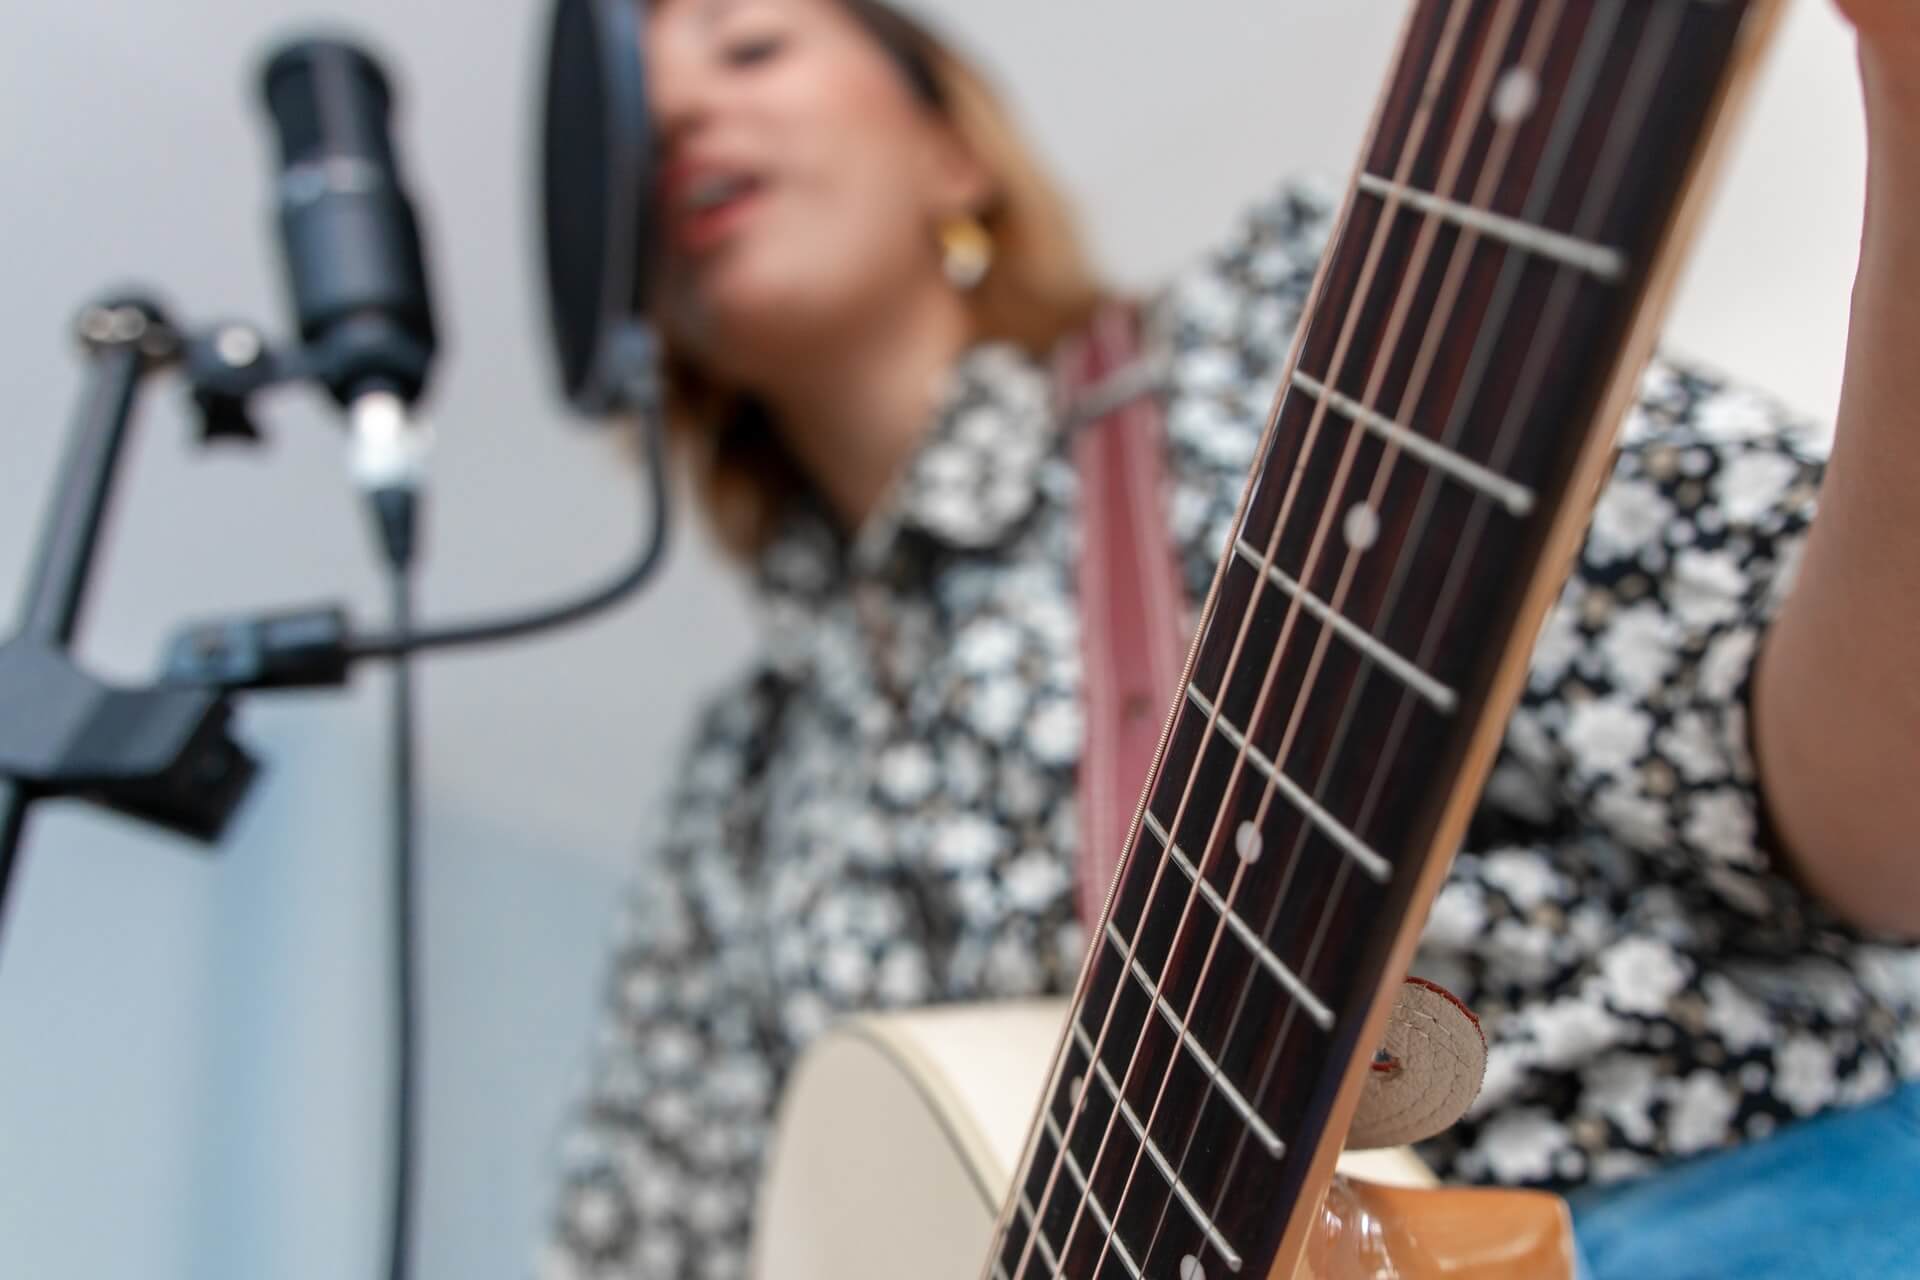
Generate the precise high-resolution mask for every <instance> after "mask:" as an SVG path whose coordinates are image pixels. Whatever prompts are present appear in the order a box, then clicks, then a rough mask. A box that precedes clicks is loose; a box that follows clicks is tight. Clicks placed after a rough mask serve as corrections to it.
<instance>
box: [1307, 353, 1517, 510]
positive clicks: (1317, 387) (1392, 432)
mask: <svg viewBox="0 0 1920 1280" xmlns="http://www.w3.org/2000/svg"><path fill="white" fill-rule="evenodd" d="M1293 385H1294V386H1296V387H1298V388H1300V390H1302V391H1304V392H1306V393H1307V394H1308V395H1310V396H1312V397H1313V398H1314V399H1315V400H1324V401H1326V402H1327V404H1328V405H1329V406H1331V407H1332V408H1333V409H1334V410H1335V411H1336V412H1338V413H1341V414H1344V415H1345V416H1346V417H1347V418H1349V419H1351V420H1352V421H1354V422H1357V423H1359V424H1360V425H1361V426H1362V427H1365V428H1366V429H1367V430H1368V431H1371V432H1373V433H1374V434H1375V435H1377V436H1379V437H1380V438H1381V439H1383V440H1388V441H1390V442H1392V443H1393V444H1394V445H1395V446H1397V447H1398V448H1400V449H1401V450H1403V451H1405V452H1407V453H1410V454H1412V455H1413V456H1414V457H1416V458H1418V459H1420V461H1422V462H1424V463H1426V464H1427V465H1428V466H1430V467H1433V468H1434V469H1435V470H1437V471H1442V472H1444V473H1446V474H1447V475H1450V476H1452V477H1453V478H1454V479H1455V480H1458V481H1459V482H1460V483H1461V484H1464V485H1466V486H1467V487H1468V488H1470V489H1475V490H1478V491H1479V492H1481V493H1483V494H1485V495H1486V496H1487V497H1489V498H1492V499H1493V500H1494V501H1495V502H1498V503H1499V504H1500V505H1501V506H1503V507H1505V508H1506V509H1507V510H1508V511H1510V512H1512V513H1513V514H1514V515H1516V516H1524V515H1526V514H1527V513H1528V512H1530V511H1532V510H1533V504H1534V494H1533V490H1531V489H1529V488H1527V487H1526V486H1525V485H1522V484H1515V483H1514V482H1513V481H1511V480H1509V479H1507V478H1506V477H1505V476H1503V475H1500V474H1498V473H1496V472H1493V471H1490V470H1488V469H1487V468H1486V467H1483V466H1481V465H1480V464H1479V463H1477V462H1474V461H1472V460H1470V459H1467V458H1463V457H1461V456H1460V455H1459V454H1457V453H1455V452H1454V451H1453V450H1451V449H1449V448H1447V447H1446V446H1445V445H1442V444H1437V443H1435V442H1434V441H1432V440H1429V439H1427V438H1426V437H1425V436H1423V435H1421V434H1420V433H1419V432H1417V431H1415V430H1413V429H1411V428H1410V427H1404V426H1402V425H1401V424H1399V423H1398V422H1395V421H1394V420H1393V419H1391V418H1389V417H1387V416H1386V415H1384V414H1381V413H1376V412H1374V411H1373V410H1372V409H1369V408H1367V407H1366V406H1365V405H1363V404H1361V403H1360V402H1359V401H1357V400H1355V399H1353V398H1352V397H1351V396H1345V395H1342V394H1340V393H1339V392H1338V391H1330V390H1328V388H1327V386H1326V384H1324V383H1322V382H1321V381H1320V380H1319V379H1318V378H1314V377H1310V376H1308V375H1307V374H1305V373H1302V372H1300V371H1299V370H1295V371H1294V375H1293Z"/></svg>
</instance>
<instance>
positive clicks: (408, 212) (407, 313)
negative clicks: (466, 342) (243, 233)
mask: <svg viewBox="0 0 1920 1280" xmlns="http://www.w3.org/2000/svg"><path fill="white" fill-rule="evenodd" d="M261 87H262V91H263V93H264V96H265V98H266V103H267V111H268V113H269V114H270V115H271V116H272V118H273V124H274V132H275V135H276V139H277V141H278V143H279V149H280V173H279V177H278V182H277V184H276V185H277V192H276V194H277V204H278V206H279V208H278V212H279V221H280V238H281V244H282V247H283V248H284V250H285V253H286V269H287V281H288V285H289V290H290V293H291V295H292V302H293V309H294V315H295V319H296V320H297V321H298V323H299V326H300V336H301V337H302V338H303V339H305V341H306V342H307V344H308V346H310V347H312V348H314V349H315V350H316V352H317V354H318V355H319V357H320V359H321V362H322V377H323V380H324V381H325V382H326V385H327V387H328V389H329V390H331V391H332V392H333V394H334V396H335V397H336V398H338V399H339V401H340V402H341V403H342V404H343V405H344V404H351V403H352V402H353V400H354V399H355V398H356V397H358V396H360V395H362V394H364V393H365V392H367V391H372V390H382V391H390V392H392V393H393V394H395V395H397V396H399V397H400V398H401V399H402V400H404V401H406V402H407V403H408V404H412V403H413V401H414V400H416V399H417V398H418V397H419V395H420V393H421V391H422V390H423V389H424V388H425V386H426V382H427V371H428V368H429V366H430V364H431V362H432V359H433V355H434V350H435V346H436V341H435V335H434V323H433V304H432V300H431V295H430V292H429V290H428V286H427V269H426V261H425V258H424V256H423V255H422V253H421V251H420V227H419V223H418V221H417V220H416V218H415V217H414V211H413V203H412V201H411V200H409V199H408V197H407V192H406V187H405V185H404V183H403V182H402V181H401V177H400V167H399V163H398V161H397V160H396V158H395V155H394V148H393V138H392V135H391V133H390V132H389V130H388V117H389V115H390V114H391V112H392V107H393V93H392V90H391V89H390V88H389V85H388V81H387V77H386V75H385V74H384V73H383V72H382V71H381V69H380V65H379V63H378V62H376V61H375V60H374V58H373V55H371V54H370V53H368V52H367V51H366V50H365V49H362V48H360V47H358V46H356V45H353V44H349V43H347V42H345V41H341V40H326V39H314V40H301V41H297V42H295V43H293V44H289V45H287V46H285V47H283V48H282V49H281V50H280V51H279V52H278V53H276V54H274V55H273V57H272V58H271V59H270V60H269V61H268V62H267V66H266V70H265V73H264V74H263V76H262V84H261Z"/></svg>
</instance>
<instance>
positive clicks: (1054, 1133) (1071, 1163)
mask: <svg viewBox="0 0 1920 1280" xmlns="http://www.w3.org/2000/svg"><path fill="white" fill-rule="evenodd" d="M1045 1118H1046V1122H1047V1133H1048V1134H1049V1135H1050V1136H1051V1137H1052V1138H1053V1143H1054V1145H1055V1146H1057V1147H1059V1148H1060V1159H1061V1162H1062V1163H1063V1164H1065V1165H1066V1167H1067V1172H1068V1173H1070V1174H1072V1175H1073V1180H1074V1181H1075V1182H1077V1183H1079V1184H1080V1194H1081V1195H1083V1196H1085V1197H1086V1201H1087V1208H1089V1209H1091V1210H1093V1220H1094V1221H1095V1222H1097V1223H1099V1224H1100V1231H1101V1234H1103V1235H1105V1236H1106V1238H1107V1240H1108V1241H1109V1242H1110V1243H1111V1244H1112V1245H1113V1252H1114V1255H1115V1256H1116V1257H1118V1258H1119V1259H1120V1265H1122V1266H1124V1267H1125V1268H1126V1269H1127V1274H1128V1275H1130V1276H1132V1277H1133V1280H1141V1277H1140V1267H1139V1264H1138V1263H1136V1262H1134V1260H1133V1255H1132V1254H1131V1253H1129V1252H1127V1246H1126V1243H1125V1242H1124V1241H1122V1240H1121V1239H1120V1233H1119V1232H1118V1231H1116V1230H1114V1227H1113V1219H1112V1217H1110V1216H1109V1215H1108V1213H1107V1211H1106V1208H1105V1207H1104V1206H1102V1205H1101V1203H1100V1197H1098V1196H1096V1195H1094V1194H1093V1184H1092V1183H1090V1182H1088V1181H1087V1175H1086V1174H1084V1173H1082V1172H1081V1171H1080V1162H1079V1161H1078V1160H1076V1159H1074V1158H1073V1149H1072V1148H1071V1147H1069V1146H1067V1140H1066V1135H1064V1134H1062V1133H1061V1132H1060V1125H1059V1122H1058V1121H1056V1120H1055V1119H1054V1118H1053V1112H1051V1111H1049V1112H1047V1113H1046V1117H1045ZM1067 1243H1068V1244H1072V1243H1073V1241H1072V1240H1071V1239H1069V1240H1068V1241H1067ZM1054 1274H1056V1275H1058V1274H1059V1269H1058V1268H1055V1271H1054Z"/></svg>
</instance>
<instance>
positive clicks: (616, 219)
mask: <svg viewBox="0 0 1920 1280" xmlns="http://www.w3.org/2000/svg"><path fill="white" fill-rule="evenodd" d="M640 4H641V0H556V3H555V4H554V9H553V28H552V32H551V42H550V44H549V46H548V52H547V84H546V117H545V121H544V124H543V134H544V139H543V146H544V153H543V155H542V157H541V169H542V175H541V177H542V198H543V201H544V205H543V210H542V222H543V224H544V229H545V234H546V265H547V311H548V319H549V321H550V323H551V324H552V326H553V342H554V351H555V354H556V356H557V357H558V362H559V371H560V382H561V388H562V390H563V392H564V393H565V395H566V398H567V400H568V401H569V402H570V403H571V404H572V405H573V406H574V408H576V409H578V410H579V411H580V412H581V413H584V414H591V415H596V416H597V415H605V414H610V413H615V412H618V411H620V410H623V409H627V408H632V407H636V406H637V405H638V404H639V403H641V402H643V401H644V400H645V398H646V396H647V391H646V388H648V387H649V386H651V384H652V382H653V369H652V363H653V343H652V340H651V338H650V336H649V335H648V333H647V330H646V326H645V324H644V315H645V307H646V297H647V287H648V283H649V281H648V272H649V267H650V261H649V258H650V255H649V253H648V251H647V246H648V244H649V235H650V228H649V226H648V213H649V210H648V203H647V193H648V191H649V190H650V189H651V181H652V176H653V175H652V167H653V141H652V136H651V130H650V128H649V126H648V122H647V95H646V72H645V66H644V64H643V61H642V58H641V50H640Z"/></svg>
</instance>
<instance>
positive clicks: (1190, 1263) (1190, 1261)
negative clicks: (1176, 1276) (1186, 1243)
mask: <svg viewBox="0 0 1920 1280" xmlns="http://www.w3.org/2000/svg"><path fill="white" fill-rule="evenodd" d="M1180 1280H1207V1269H1206V1268H1205V1267H1203V1266H1201V1265H1200V1259H1198V1258H1196V1257H1194V1256H1193V1255H1192V1254H1188V1255H1187V1256H1186V1257H1184V1258H1182V1259H1180Z"/></svg>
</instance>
